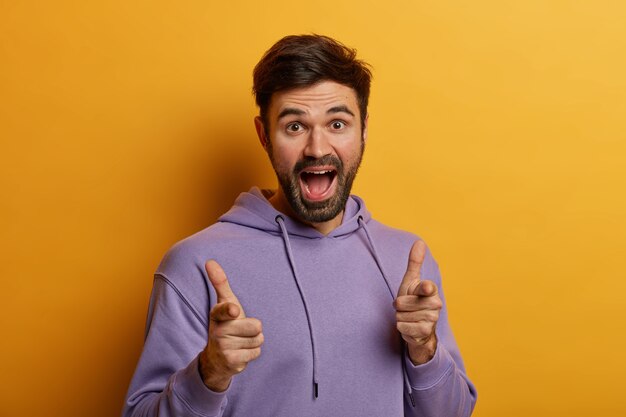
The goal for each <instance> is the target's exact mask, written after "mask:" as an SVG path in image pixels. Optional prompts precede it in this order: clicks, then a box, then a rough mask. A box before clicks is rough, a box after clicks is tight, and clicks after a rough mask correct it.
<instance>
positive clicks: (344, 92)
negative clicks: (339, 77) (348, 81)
mask: <svg viewBox="0 0 626 417" xmlns="http://www.w3.org/2000/svg"><path fill="white" fill-rule="evenodd" d="M339 105H344V106H346V107H347V108H348V109H350V110H351V111H352V112H353V113H354V114H355V115H358V114H359V105H358V100H357V97H356V92H355V91H354V89H352V88H351V87H348V86H345V85H343V84H339V83H336V82H334V81H321V82H319V83H316V84H313V85H311V86H308V87H303V88H295V89H292V90H286V91H279V92H277V93H274V94H273V95H272V99H271V100H270V106H269V109H268V110H269V111H268V113H269V116H270V119H276V117H277V116H278V114H280V113H281V112H282V111H283V110H284V109H286V108H296V109H300V110H303V111H304V112H305V113H307V114H312V115H314V114H316V113H318V112H320V113H324V112H325V111H326V110H327V109H329V108H331V107H336V106H339Z"/></svg>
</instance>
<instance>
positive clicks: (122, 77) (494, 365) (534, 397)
mask: <svg viewBox="0 0 626 417" xmlns="http://www.w3.org/2000/svg"><path fill="white" fill-rule="evenodd" d="M226 3H227V2H215V1H198V0H196V1H180V2H171V1H163V0H159V1H154V0H152V1H121V0H111V1H84V2H83V1H68V0H59V1H55V2H35V1H13V0H4V1H2V2H0V139H1V146H0V195H1V197H0V221H1V225H0V245H1V248H0V254H1V260H0V277H1V279H2V282H1V284H2V287H1V288H2V290H1V294H2V295H1V296H0V297H1V298H0V309H1V311H0V326H1V327H0V329H1V331H2V335H1V336H0V337H1V342H0V349H1V351H0V370H1V373H2V376H1V378H0V380H1V382H0V384H1V385H2V388H1V389H0V416H3V417H4V416H7V417H9V416H29V417H30V416H44V415H45V416H61V415H63V416H92V417H100V416H102V417H104V416H112V415H119V413H120V409H121V405H122V402H123V397H124V394H125V392H126V389H127V386H128V383H129V380H130V377H131V374H132V372H133V370H134V366H135V362H136V360H137V358H138V355H139V352H140V350H141V346H142V338H143V326H144V321H145V314H146V309H147V301H148V296H149V292H150V288H151V284H152V272H153V271H154V269H155V268H156V266H157V264H158V262H159V260H160V258H161V256H162V255H163V253H164V252H165V251H166V250H167V248H168V247H169V246H170V245H171V244H173V243H174V242H175V241H177V240H179V239H181V238H183V237H185V236H187V235H189V234H191V233H193V232H195V231H197V230H199V229H201V228H204V227H206V226H207V225H209V224H211V223H212V222H213V221H214V220H215V219H216V218H217V217H218V216H219V215H220V214H221V213H222V212H224V211H225V210H226V209H227V208H228V207H229V206H230V204H231V202H232V200H233V199H234V198H235V196H236V195H237V194H238V193H239V192H240V191H242V190H246V189H247V188H248V187H250V186H251V185H254V184H258V185H261V186H264V187H270V186H273V185H274V178H273V172H272V171H271V167H270V165H269V163H268V162H267V161H266V157H265V155H264V154H263V152H262V150H261V148H260V146H259V145H258V142H257V140H256V137H255V133H254V128H253V123H252V119H253V116H254V115H255V114H256V109H255V107H254V104H253V99H252V97H251V92H250V88H251V71H252V68H253V66H254V64H255V63H256V62H257V60H258V59H259V58H260V56H261V55H262V53H263V52H264V51H265V50H266V49H267V48H268V47H269V46H270V45H271V44H272V43H273V42H274V41H276V40H277V39H279V38H280V37H282V36H284V35H286V34H291V33H310V32H318V33H323V34H328V35H331V36H334V37H337V38H338V39H340V40H342V41H343V42H345V43H346V44H348V45H351V46H354V47H356V48H357V49H358V50H359V53H360V55H361V57H362V58H364V59H366V60H367V61H369V62H370V63H371V64H372V65H373V66H374V74H375V78H374V83H373V92H372V97H371V106H370V114H371V117H370V132H369V141H368V146H367V149H366V154H365V159H364V164H363V167H362V170H361V172H360V175H359V178H358V179H357V183H356V186H355V190H354V191H355V193H357V194H359V195H361V196H362V197H364V198H365V200H366V201H367V203H368V206H369V208H370V210H371V211H372V212H373V214H374V215H375V216H376V217H377V218H378V219H380V220H382V221H384V222H386V223H388V224H390V225H393V226H396V227H400V228H403V229H407V230H411V231H413V232H416V233H419V234H420V235H421V236H423V237H424V238H425V239H426V241H427V242H428V243H429V244H430V245H431V247H432V249H433V251H434V253H435V255H436V257H437V258H438V260H439V262H440V264H441V267H442V271H443V275H444V282H445V290H446V294H447V298H448V301H449V305H450V314H451V321H452V325H453V328H454V330H455V333H456V336H457V339H458V342H459V344H460V346H461V349H462V353H463V356H464V359H465V362H466V365H467V369H468V373H469V375H470V377H471V378H472V379H473V381H474V382H475V383H476V385H477V387H478V390H479V401H478V405H477V408H476V412H475V414H474V415H475V416H478V417H491V416H494V417H496V416H498V417H501V416H531V415H532V416H546V417H547V416H569V417H573V416H623V415H625V414H626V395H624V377H625V376H626V360H625V359H624V357H625V353H624V352H626V336H625V334H624V330H625V327H626V326H624V323H625V320H624V319H625V316H626V314H625V313H626V306H625V304H626V303H625V302H624V298H625V297H624V295H623V294H624V291H626V279H625V278H626V274H625V272H624V271H625V269H626V262H625V261H624V258H625V254H624V251H625V249H626V218H625V217H626V216H625V213H626V192H625V190H626V122H625V115H626V24H625V22H626V3H624V2H622V1H617V0H615V1H609V0H593V1H592V0H588V1H584V0H581V1H574V0H570V1H565V0H563V1H550V0H530V1H513V0H507V1H503V0H493V1H452V0H438V1H435V0H433V1H416V0H413V1H365V0H359V1H356V0H352V1H346V2H339V1H335V0H332V1H327V0H324V1H316V2H309V3H298V2H293V1H281V0H270V1H265V2H262V1H250V2H242V1H232V2H230V3H231V5H226ZM372 382H374V381H372Z"/></svg>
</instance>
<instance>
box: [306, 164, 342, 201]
mask: <svg viewBox="0 0 626 417" xmlns="http://www.w3.org/2000/svg"><path fill="white" fill-rule="evenodd" d="M336 184H337V171H336V170H335V168H333V167H311V168H306V169H304V170H303V171H301V172H300V187H301V189H302V195H303V196H304V198H305V199H306V200H309V201H323V200H325V199H327V198H329V197H330V196H332V195H333V194H334V191H335V187H336Z"/></svg>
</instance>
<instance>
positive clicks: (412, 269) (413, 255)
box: [398, 240, 426, 296]
mask: <svg viewBox="0 0 626 417" xmlns="http://www.w3.org/2000/svg"><path fill="white" fill-rule="evenodd" d="M425 256H426V244H425V243H424V242H423V241H422V240H418V241H416V242H415V243H413V246H412V247H411V252H410V253H409V262H408V265H407V267H406V273H405V274H404V278H402V282H401V283H400V289H399V290H398V296H401V295H411V294H414V292H415V291H416V289H417V288H418V286H419V285H420V281H421V269H422V264H423V263H424V257H425Z"/></svg>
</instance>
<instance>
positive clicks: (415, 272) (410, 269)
mask: <svg viewBox="0 0 626 417" xmlns="http://www.w3.org/2000/svg"><path fill="white" fill-rule="evenodd" d="M425 254H426V244H425V243H424V242H422V241H421V240H418V241H417V242H415V243H414V244H413V247H412V248H411V253H410V254H409V264H408V265H407V268H406V273H405V274H404V278H402V282H401V283H400V289H399V290H398V297H397V298H396V299H395V301H394V302H393V305H394V307H395V309H396V326H397V328H398V331H399V332H400V334H401V335H402V339H404V340H405V341H406V343H407V346H408V350H409V357H410V358H411V362H413V364H415V365H419V364H423V363H426V362H428V361H429V360H430V359H432V357H433V356H434V355H435V350H436V349H437V336H436V335H435V327H436V325H437V320H439V311H440V310H441V307H442V305H443V303H442V302H441V298H439V291H438V289H437V285H435V283H434V282H432V281H428V280H422V279H421V268H422V264H423V263H424V256H425Z"/></svg>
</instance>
